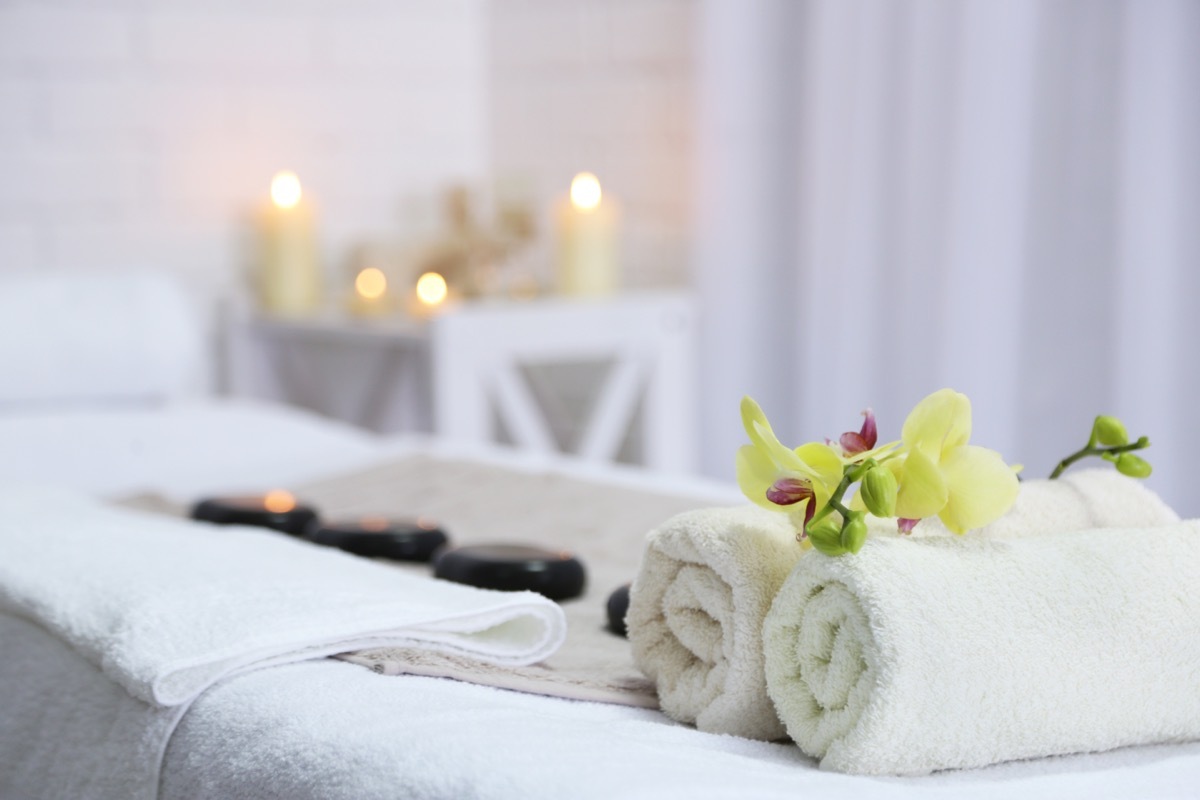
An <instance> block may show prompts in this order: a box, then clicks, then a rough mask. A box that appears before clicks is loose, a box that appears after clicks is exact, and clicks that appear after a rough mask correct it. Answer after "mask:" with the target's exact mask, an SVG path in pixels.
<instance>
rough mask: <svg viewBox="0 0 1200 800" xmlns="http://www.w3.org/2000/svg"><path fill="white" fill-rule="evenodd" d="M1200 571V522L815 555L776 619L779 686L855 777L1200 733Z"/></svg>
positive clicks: (796, 732)
mask: <svg viewBox="0 0 1200 800" xmlns="http://www.w3.org/2000/svg"><path fill="white" fill-rule="evenodd" d="M1198 574H1200V522H1198V521H1190V522H1183V523H1178V524H1175V525H1171V526H1167V527H1157V528H1131V529H1119V528H1118V529H1107V530H1084V531H1073V532H1062V533H1049V534H1046V535H1044V536H1036V537H1023V538H1013V539H992V538H987V537H980V536H971V535H969V534H968V535H966V536H963V537H926V538H918V539H901V538H899V537H894V538H889V537H877V538H873V539H870V540H869V541H868V542H867V543H866V545H865V546H864V547H863V549H862V551H860V552H859V553H858V554H857V555H855V556H845V557H841V558H829V557H826V556H824V555H821V554H813V555H812V556H810V557H805V558H804V559H802V560H801V561H800V563H799V564H798V565H797V567H796V569H795V570H794V571H793V572H792V574H791V575H790V576H789V577H788V579H787V582H786V583H785V584H784V586H783V588H782V590H781V591H780V593H779V596H778V597H777V598H776V599H775V603H774V604H773V606H772V607H771V610H770V613H769V614H768V615H767V619H766V622H765V624H764V629H763V637H764V649H765V654H766V679H767V689H768V691H769V692H770V695H771V699H772V700H774V702H775V707H776V708H777V709H778V710H779V715H780V718H781V719H783V721H784V722H785V723H786V725H787V731H788V734H789V735H790V736H791V737H792V738H793V739H794V740H795V741H796V743H797V744H798V745H799V746H800V749H801V750H803V751H804V752H805V753H807V754H809V755H811V756H815V757H817V758H819V759H820V760H821V767H822V768H826V769H832V770H837V771H841V772H850V773H862V774H875V775H911V774H923V773H928V772H931V771H934V770H940V769H952V768H966V767H979V766H983V765H987V764H994V763H997V762H1001V761H1009V760H1014V759H1022V758H1030V757H1037V756H1049V755H1058V754H1064V753H1077V752H1091V751H1102V750H1109V749H1112V748H1115V747H1121V746H1124V745H1132V744H1152V743H1158V742H1178V741H1186V740H1191V739H1196V738H1200V672H1197V667H1196V665H1197V664H1200V585H1198V584H1197V582H1196V576H1197V575H1198Z"/></svg>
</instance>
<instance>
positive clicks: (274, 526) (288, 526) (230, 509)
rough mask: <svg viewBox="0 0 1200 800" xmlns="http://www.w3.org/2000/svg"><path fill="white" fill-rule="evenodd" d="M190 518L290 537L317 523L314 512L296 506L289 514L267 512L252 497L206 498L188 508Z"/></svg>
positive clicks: (310, 509) (299, 534)
mask: <svg viewBox="0 0 1200 800" xmlns="http://www.w3.org/2000/svg"><path fill="white" fill-rule="evenodd" d="M190 516H191V518H192V519H195V520H200V521H201V522H211V523H213V524H215V525H252V526H254V527H259V528H270V529H271V530H275V531H280V532H281V533H286V534H288V535H290V536H303V535H304V534H305V533H306V532H307V531H308V529H309V528H310V527H311V526H312V525H314V524H315V523H316V522H317V519H318V517H317V512H316V510H314V509H313V508H311V507H310V506H305V505H300V504H297V505H296V506H295V507H294V508H292V509H291V510H289V511H268V510H266V509H265V508H263V507H262V505H261V504H260V503H257V504H256V498H248V497H210V498H207V499H204V500H201V501H199V502H198V503H196V505H194V506H192V511H191V514H190Z"/></svg>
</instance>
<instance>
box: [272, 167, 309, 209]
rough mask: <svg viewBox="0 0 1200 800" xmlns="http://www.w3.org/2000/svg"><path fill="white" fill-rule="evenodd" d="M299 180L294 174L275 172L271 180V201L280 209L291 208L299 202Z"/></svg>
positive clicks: (300, 193) (285, 171) (301, 192)
mask: <svg viewBox="0 0 1200 800" xmlns="http://www.w3.org/2000/svg"><path fill="white" fill-rule="evenodd" d="M302 194H303V191H302V190H301V189H300V178H299V176H297V175H296V173H294V172H289V171H287V170H284V171H283V172H276V173H275V177H274V178H271V201H272V202H273V203H275V205H277V206H279V207H280V208H293V207H294V206H295V205H296V204H297V203H299V202H300V195H302Z"/></svg>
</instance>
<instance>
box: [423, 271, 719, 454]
mask: <svg viewBox="0 0 1200 800" xmlns="http://www.w3.org/2000/svg"><path fill="white" fill-rule="evenodd" d="M695 327H696V321H695V310H694V304H693V303H692V301H691V299H690V298H688V297H685V296H682V295H675V294H662V295H659V294H647V295H629V296H623V297H619V298H614V299H612V300H596V301H570V300H544V301H538V302H529V303H512V304H504V305H498V306H488V305H477V306H465V307H460V308H458V309H450V310H447V311H446V312H445V313H444V314H442V315H440V316H439V317H437V318H436V319H435V320H434V321H433V323H432V325H431V355H432V365H433V378H434V420H435V425H436V429H437V432H438V434H439V435H441V436H443V437H445V438H447V439H451V440H458V441H492V440H495V439H496V438H497V430H496V428H497V425H496V423H497V422H499V424H500V425H501V426H503V428H504V429H505V430H506V431H507V433H508V435H509V438H510V439H511V440H512V441H513V443H515V444H516V445H518V446H520V447H523V448H527V449H532V450H538V451H543V452H550V451H561V450H567V451H568V452H573V453H574V454H576V455H578V456H580V457H581V458H584V459H587V460H591V461H611V460H616V458H617V456H618V454H619V453H620V451H621V450H622V446H623V445H624V444H625V443H626V442H627V440H628V439H629V438H630V435H631V432H632V433H633V434H636V439H637V448H636V449H637V450H638V451H640V459H639V460H640V461H641V462H642V463H644V464H646V465H647V466H651V467H654V468H657V469H663V470H669V471H678V472H685V471H690V470H692V469H694V468H695V462H696V445H695V441H696V435H697V431H696V430H695V424H696V410H695V406H696V394H695V387H696V368H695V361H696V356H695V352H694V349H695ZM548 364H555V365H561V366H567V365H586V364H592V365H594V366H595V365H599V366H600V367H601V368H602V369H604V370H605V374H604V375H603V378H602V380H601V381H599V382H598V384H597V385H596V386H595V387H594V389H593V390H592V391H591V392H590V394H591V395H592V396H591V397H588V398H586V399H585V401H584V402H582V403H579V402H576V403H575V405H576V406H578V407H579V408H577V409H576V410H577V411H579V410H582V411H583V412H585V413H584V417H585V419H584V421H583V425H582V426H581V427H582V429H581V431H580V432H579V435H578V436H577V437H574V438H575V441H574V443H571V444H564V443H562V442H560V441H556V436H555V432H554V430H553V427H554V426H553V422H554V420H553V419H550V418H549V417H550V416H553V415H552V414H548V413H547V412H548V411H552V410H553V404H552V403H550V404H548V403H546V402H539V398H538V396H537V394H538V393H537V391H536V389H537V383H538V382H537V381H536V380H535V379H532V378H531V374H532V373H531V370H536V369H537V368H538V367H539V366H544V365H548ZM565 374H567V377H568V378H569V377H570V374H569V373H565ZM575 388H576V389H578V388H579V387H575ZM576 395H577V397H576V400H578V399H579V398H578V392H576ZM557 438H558V439H561V438H562V437H557Z"/></svg>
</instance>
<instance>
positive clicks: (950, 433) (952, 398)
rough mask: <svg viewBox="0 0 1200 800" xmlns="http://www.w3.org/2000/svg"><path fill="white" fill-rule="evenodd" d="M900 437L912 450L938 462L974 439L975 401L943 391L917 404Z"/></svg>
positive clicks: (957, 393) (959, 394)
mask: <svg viewBox="0 0 1200 800" xmlns="http://www.w3.org/2000/svg"><path fill="white" fill-rule="evenodd" d="M900 438H901V439H902V440H903V441H904V444H905V445H907V446H908V447H909V448H910V449H911V450H921V451H922V452H924V453H925V455H927V456H929V457H930V458H932V459H933V460H934V461H937V460H939V459H940V458H941V456H942V454H943V453H945V452H946V451H947V450H951V449H953V448H955V447H961V446H962V445H965V444H966V443H967V441H969V440H970V438H971V401H970V400H969V399H967V396H966V395H965V394H961V393H959V392H956V391H954V390H953V389H939V390H938V391H936V392H934V393H933V394H931V395H929V396H928V397H926V398H925V399H924V400H922V401H921V402H919V403H917V406H916V408H914V409H913V410H912V412H911V413H909V415H908V418H907V419H905V420H904V427H903V428H902V429H901V431H900Z"/></svg>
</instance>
